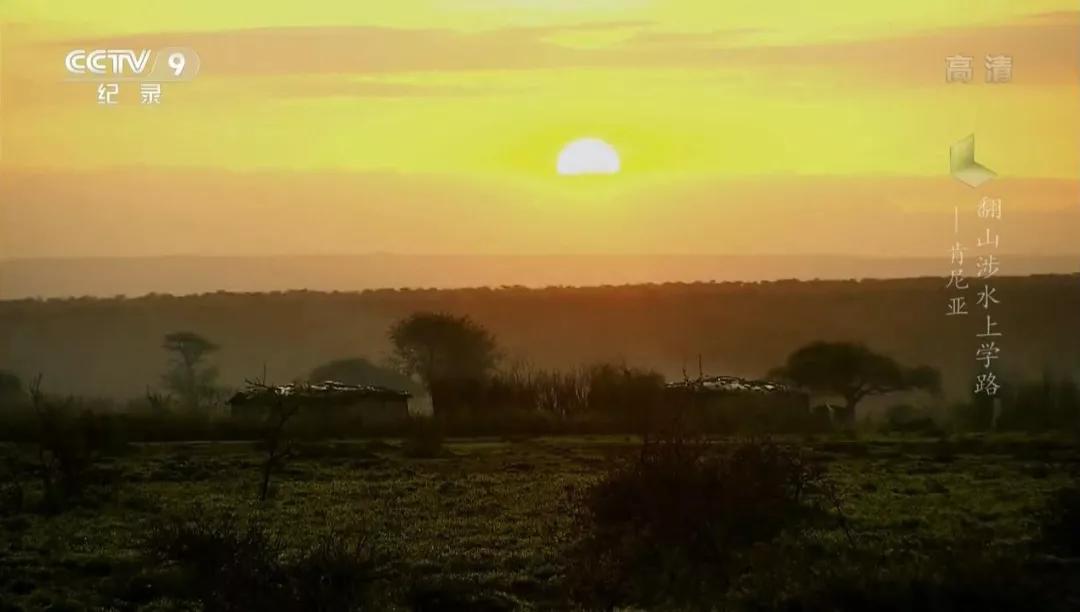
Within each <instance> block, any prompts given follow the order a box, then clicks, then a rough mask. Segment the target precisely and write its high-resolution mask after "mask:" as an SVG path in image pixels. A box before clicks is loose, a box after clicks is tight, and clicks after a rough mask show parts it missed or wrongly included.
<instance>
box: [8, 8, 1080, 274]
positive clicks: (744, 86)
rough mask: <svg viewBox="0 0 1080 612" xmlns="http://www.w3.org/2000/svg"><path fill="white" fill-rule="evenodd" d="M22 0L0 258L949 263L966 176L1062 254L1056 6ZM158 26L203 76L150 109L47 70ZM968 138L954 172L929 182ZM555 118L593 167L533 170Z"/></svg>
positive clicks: (968, 194) (1077, 80)
mask: <svg viewBox="0 0 1080 612" xmlns="http://www.w3.org/2000/svg"><path fill="white" fill-rule="evenodd" d="M47 4H48V7H47V9H46V7H45V3H41V2H34V1H30V0H14V1H12V0H7V1H6V2H4V3H2V4H0V11H3V12H2V13H0V19H2V20H3V22H2V23H3V25H2V26H0V54H2V56H0V139H2V140H0V173H2V175H0V258H22V257H42V256H49V257H52V256H100V255H133V256H140V255H161V254H219V255H220V254H270V253H273V254H299V253H364V252H373V251H390V252H401V253H509V254H518V253H543V254H550V253H690V254H694V253H780V254H784V253H851V254H860V255H883V256H906V255H923V256H925V255H936V254H941V255H942V256H943V257H947V254H948V247H949V244H950V241H951V240H952V216H953V207H954V206H961V207H963V209H964V210H973V208H974V205H975V202H977V200H978V198H979V197H980V196H982V195H995V196H1000V197H1003V198H1005V199H1006V203H1007V211H1008V216H1007V218H1006V223H1007V225H1006V226H1005V227H1004V228H1003V231H1002V241H1003V244H1002V249H1003V250H1004V251H1008V252H1016V253H1029V254H1064V253H1077V252H1080V248H1078V247H1077V246H1076V245H1077V237H1078V228H1080V64H1078V62H1080V12H1077V11H1076V10H1075V4H1074V3H1071V2H1059V1H1056V0H1055V1H1041V0H1040V1H1035V2H1025V3H1022V4H1021V3H1016V2H1005V1H985V2H944V3H943V2H940V1H931V0H917V1H910V2H904V3H899V2H897V3H889V4H890V6H886V5H885V4H882V3H866V2H854V1H849V0H831V1H827V2H819V3H813V5H812V7H811V6H810V4H809V3H804V2H797V1H791V2H787V3H760V2H754V3H752V2H692V1H689V0H670V1H667V2H660V1H652V2H650V1H647V0H631V1H623V2H615V1H614V0H578V1H575V2H570V1H568V0H551V1H546V2H545V1H541V0H462V1H459V2H451V1H449V0H402V1H400V2H392V3H383V4H385V6H372V5H371V3H356V2H345V1H341V2H309V3H289V5H290V6H289V7H288V8H283V7H264V8H263V9H262V10H260V11H258V12H253V11H250V10H241V9H239V8H236V7H232V6H227V7H226V6H221V5H222V4H223V3H220V2H208V1H203V0H197V1H191V2H185V3H179V4H180V5H179V6H178V5H177V4H178V3H171V4H170V5H169V6H168V7H167V8H158V9H153V8H148V5H147V4H146V3H142V2H134V1H130V0H121V1H117V2H110V3H109V4H108V8H102V6H101V5H94V4H93V3H84V2H75V1H66V0H64V1H55V2H49V3H47ZM765 5H768V6H765ZM785 5H786V8H785ZM173 46H183V47H189V48H192V49H194V50H196V51H197V52H198V53H199V55H200V56H201V59H202V67H201V72H200V74H199V75H198V76H197V77H196V78H195V79H194V80H193V81H191V82H186V83H166V84H165V85H164V86H163V100H162V104H161V105H160V106H157V107H145V106H142V105H139V104H138V103H137V100H136V98H137V94H136V93H134V90H130V91H129V90H128V89H125V90H124V92H123V93H122V94H121V95H122V96H124V95H126V96H127V97H126V98H122V100H121V102H122V103H121V104H120V105H119V106H115V107H103V106H100V105H98V104H97V103H96V96H95V89H96V86H95V85H94V84H93V83H73V82H65V78H66V76H67V75H66V74H65V72H64V61H63V60H64V56H65V55H66V53H67V52H68V51H69V50H70V49H73V48H87V49H92V48H99V47H100V48H129V47H130V48H150V49H160V48H164V47H173ZM988 53H994V54H1007V55H1010V56H1011V57H1012V58H1013V61H1014V74H1013V81H1012V82H1011V83H1003V84H993V83H986V82H984V79H983V69H982V61H983V57H984V56H985V55H986V54H988ZM955 54H965V55H970V56H974V57H975V72H974V74H975V78H974V80H973V81H972V82H970V83H946V81H945V58H946V57H947V56H950V55H955ZM126 86H127V85H126V84H125V87H126ZM131 87H132V88H134V87H135V85H131ZM971 133H975V134H976V142H977V154H978V158H979V162H980V163H983V164H985V165H987V166H989V167H990V168H992V169H994V170H995V171H997V172H998V173H999V178H998V179H996V180H994V181H991V182H990V183H988V184H986V185H984V186H982V187H980V188H978V189H971V188H968V187H966V186H964V185H962V184H960V183H957V182H956V181H953V180H951V179H950V178H949V177H948V155H947V151H948V146H949V144H950V143H952V142H954V141H956V140H957V139H960V138H962V137H964V136H966V135H968V134H971ZM582 137H597V138H602V139H603V140H605V141H606V142H608V143H610V144H611V145H612V146H613V147H614V148H615V149H616V150H617V151H618V155H619V157H620V164H621V170H620V172H619V173H618V174H614V175H606V176H592V177H567V176H560V175H558V174H557V173H556V171H555V162H556V157H557V155H558V154H559V151H560V150H561V149H562V147H563V146H564V145H566V144H567V143H568V142H570V141H573V140H575V139H578V138H582ZM970 218H971V220H972V226H974V215H973V213H972V214H971V215H970ZM975 229H976V228H974V227H971V228H970V230H971V231H972V232H974V230H975Z"/></svg>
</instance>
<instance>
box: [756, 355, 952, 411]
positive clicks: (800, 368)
mask: <svg viewBox="0 0 1080 612" xmlns="http://www.w3.org/2000/svg"><path fill="white" fill-rule="evenodd" d="M772 374H773V376H776V377H778V378H783V379H785V380H788V381H790V382H792V383H794V384H796V385H799V386H800V387H804V388H806V389H808V390H810V391H814V392H818V393H828V394H833V395H839V396H841V397H843V398H844V401H845V408H846V412H847V415H846V416H847V418H854V413H855V406H856V405H857V404H858V403H859V402H860V401H862V400H863V399H864V398H865V397H867V396H870V395H879V394H883V393H892V392H896V391H908V390H916V389H919V390H924V391H930V392H933V393H937V392H938V391H939V390H940V388H941V376H940V374H939V373H938V371H937V370H935V369H934V368H931V367H929V366H915V367H907V366H903V365H901V364H899V363H897V362H896V360H894V359H893V358H891V357H889V356H887V355H882V354H880V353H876V352H874V351H872V350H870V349H869V348H867V347H866V346H865V345H862V344H857V343H853V342H814V343H812V344H808V345H806V346H804V347H802V348H800V349H798V350H796V351H795V352H793V353H792V354H791V355H790V356H789V357H788V359H787V363H786V364H784V365H783V366H781V367H779V368H777V369H776V370H774V371H773V373H772Z"/></svg>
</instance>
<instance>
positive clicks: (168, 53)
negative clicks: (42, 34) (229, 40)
mask: <svg viewBox="0 0 1080 612" xmlns="http://www.w3.org/2000/svg"><path fill="white" fill-rule="evenodd" d="M151 60H153V61H152V62H151ZM199 65H200V61H199V54H198V53H196V52H195V50H194V49H191V48H188V47H165V48H164V49H158V50H157V51H151V50H150V49H92V50H87V49H73V50H72V51H70V52H69V53H68V54H67V55H66V56H65V57H64V67H65V68H66V69H67V72H68V74H69V75H70V77H71V78H73V79H76V80H90V81H98V80H117V79H139V80H148V81H190V80H191V79H193V78H195V76H196V75H197V74H199Z"/></svg>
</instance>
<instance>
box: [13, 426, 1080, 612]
mask: <svg viewBox="0 0 1080 612" xmlns="http://www.w3.org/2000/svg"><path fill="white" fill-rule="evenodd" d="M789 442H791V443H794V444H799V445H803V446H805V447H807V448H808V450H809V452H810V453H811V456H813V457H814V458H815V459H817V460H819V461H820V462H821V463H822V464H823V465H825V466H827V470H828V474H829V475H830V477H831V478H832V480H833V481H834V482H835V483H836V486H837V488H838V490H839V491H840V493H841V497H842V500H843V504H842V507H841V508H840V509H839V513H838V514H837V515H836V516H835V517H834V518H835V519H836V520H833V521H828V522H826V523H824V524H822V525H821V526H819V527H817V528H815V529H812V530H809V531H804V532H799V533H793V534H784V535H782V536H781V537H780V540H779V541H778V542H776V543H774V544H773V545H771V546H770V548H769V550H762V551H760V553H761V555H762V558H763V559H764V558H767V561H762V563H766V562H767V563H768V564H769V567H770V568H772V569H773V570H774V571H772V572H760V573H758V574H753V573H751V574H749V575H746V576H741V577H739V578H738V579H737V580H736V581H735V583H734V584H735V587H734V588H733V590H732V596H731V597H732V599H731V601H730V602H709V605H713V606H717V607H723V606H725V605H727V604H731V605H733V606H736V605H738V604H737V602H738V601H740V598H743V599H745V598H747V597H749V598H750V599H753V600H756V601H778V600H779V599H782V598H783V597H784V596H787V595H791V594H792V593H793V592H796V591H798V590H799V589H803V588H806V584H807V581H813V580H817V579H816V578H814V576H817V575H818V572H817V570H818V569H821V570H822V571H824V569H825V568H835V566H836V564H839V563H848V564H856V563H858V564H859V565H858V566H855V567H850V568H849V569H850V570H851V571H852V572H857V573H861V574H863V575H871V574H881V573H882V572H887V571H889V568H890V567H901V566H903V567H917V566H918V565H919V564H920V563H923V562H925V561H926V560H927V559H930V558H932V557H933V556H934V555H935V554H937V553H939V552H949V551H968V550H971V549H972V547H976V548H979V549H981V550H989V549H994V550H998V551H1004V552H1006V553H1007V552H1008V551H1009V550H1021V549H1026V548H1028V547H1030V546H1031V545H1032V543H1033V542H1038V541H1039V540H1040V538H1042V537H1043V536H1042V534H1041V532H1040V528H1041V525H1043V524H1044V522H1045V521H1044V516H1045V511H1046V507H1047V503H1048V501H1049V500H1050V499H1051V498H1052V497H1053V496H1054V495H1055V494H1056V493H1057V492H1058V491H1060V490H1062V489H1065V488H1066V487H1068V486H1070V485H1071V483H1073V482H1074V481H1073V480H1072V476H1071V474H1075V472H1076V469H1077V468H1078V467H1080V447H1078V446H1077V445H1075V444H1074V443H1073V442H1071V441H1069V440H1066V439H1057V438H1032V437H976V436H971V437H958V438H953V439H949V440H932V439H912V438H873V439H858V440H855V439H846V438H839V437H836V438H820V439H809V438H799V439H792V440H789ZM635 444H636V441H635V440H633V439H631V438H628V437H623V436H598V437H557V438H527V439H500V438H489V439H453V440H449V441H448V442H447V443H446V445H445V452H444V453H443V455H442V456H440V457H438V458H432V459H418V458H412V457H409V456H408V454H407V453H405V452H403V449H402V442H401V441H399V440H385V441H380V440H358V441H339V442H320V443H308V444H302V445H300V446H299V447H298V448H297V456H296V457H295V458H293V459H292V460H291V461H290V462H289V463H288V464H287V466H286V467H285V468H284V470H283V471H282V472H281V473H280V474H279V475H278V476H277V477H276V478H275V480H274V487H273V492H272V496H271V499H270V500H269V501H267V502H265V503H259V502H257V501H256V497H257V495H256V489H257V486H258V473H259V469H260V468H259V464H260V461H261V457H260V454H259V453H258V452H257V450H256V449H255V448H254V447H253V445H252V444H249V443H240V442H236V443H224V442H223V443H170V444H143V445H134V446H132V447H131V448H130V450H128V451H127V452H126V453H123V454H121V455H118V456H111V457H104V458H102V459H100V460H99V461H98V462H97V464H96V467H95V472H96V474H97V480H98V482H100V483H101V484H98V485H95V486H93V487H91V489H90V490H89V491H88V492H87V494H86V496H85V498H86V499H85V500H84V501H83V502H81V503H80V504H77V505H75V506H74V507H70V508H68V509H66V510H65V511H64V512H61V513H55V514H46V513H43V512H40V511H38V510H36V509H35V498H36V497H39V496H40V486H39V485H38V484H37V483H36V481H35V480H34V479H33V462H34V457H33V454H32V449H30V448H17V447H6V448H4V449H3V451H4V452H6V453H7V455H8V457H10V458H11V468H12V469H11V473H12V475H13V476H12V478H14V479H15V481H17V482H18V484H19V487H18V488H19V489H21V490H22V491H23V502H22V503H21V509H20V508H19V507H17V505H16V504H14V502H12V501H11V500H10V498H11V497H12V495H13V493H12V491H14V490H16V489H15V487H14V485H13V484H10V483H9V485H8V486H7V489H5V491H6V492H7V493H6V495H8V497H9V501H8V502H7V506H6V509H5V514H4V516H3V517H2V518H0V602H2V604H0V609H4V610H8V609H10V610H17V609H26V610H36V609H51V610H79V609H101V608H112V609H147V610H149V609H158V610H160V609H198V608H199V606H198V603H197V602H191V601H187V602H185V601H182V600H181V599H178V598H176V597H175V596H174V595H175V594H170V593H169V591H168V588H166V587H167V583H168V580H169V577H168V568H165V567H163V566H161V565H160V564H157V563H151V562H150V561H149V560H148V558H147V540H146V538H147V534H148V533H150V532H151V531H152V530H153V529H154V527H155V525H158V524H160V523H161V522H162V521H163V520H165V519H167V518H168V517H188V518H191V517H196V518H203V517H211V516H222V515H227V514H232V515H235V516H237V517H240V518H241V519H242V520H246V521H258V522H259V523H260V524H264V525H266V526H267V527H268V528H269V529H270V530H272V531H273V532H274V533H276V534H279V535H280V536H281V537H282V538H283V539H285V540H286V541H288V542H289V543H290V544H291V545H295V546H303V545H304V544H305V542H310V541H312V540H313V539H315V538H318V537H319V536H320V535H321V534H325V533H326V532H330V531H333V532H337V533H357V534H364V536H365V537H366V538H367V545H368V546H369V547H370V550H371V551H372V554H373V555H374V557H375V558H376V559H377V563H378V566H379V567H380V573H381V575H382V576H383V579H382V580H381V583H380V584H381V585H382V586H381V587H380V588H381V589H382V591H383V595H382V596H383V598H384V599H383V601H384V602H386V603H385V606H386V607H390V606H392V605H397V606H401V607H413V608H418V609H423V608H428V609H435V608H442V609H450V608H456V609H475V610H479V609H551V608H564V607H567V606H570V605H571V604H569V603H568V602H567V600H566V599H565V592H564V589H563V584H564V581H565V580H564V579H565V577H566V574H567V572H568V571H572V570H568V566H567V558H568V551H570V550H571V548H572V547H573V545H574V541H575V538H576V532H575V529H576V528H575V521H574V518H575V513H576V508H577V505H578V504H577V500H578V498H579V496H580V494H581V493H582V492H583V491H585V490H586V489H587V488H588V487H589V486H590V485H591V484H592V483H594V482H595V481H596V480H597V479H598V478H599V477H600V476H601V475H602V474H603V472H604V469H605V467H606V466H607V465H608V464H609V463H610V462H612V461H614V460H616V459H617V458H618V457H619V456H620V455H623V454H626V453H628V452H632V449H633V447H634V445H635ZM841 516H842V517H843V519H842V518H841ZM755 554H756V553H755ZM855 559H860V560H862V561H861V562H857V561H855ZM867 560H871V561H870V562H869V563H865V562H866V561H867ZM795 564H797V565H798V566H799V572H800V575H802V576H803V578H799V579H792V580H784V581H780V582H778V581H777V580H776V579H775V577H772V578H769V579H768V580H765V576H764V575H765V574H767V573H768V574H771V573H790V572H791V571H793V570H792V566H793V565H795ZM1001 579H1002V580H1010V579H1011V578H1010V577H1001ZM778 584H779V585H781V586H777V585H778ZM163 585H166V586H163ZM391 602H393V603H391ZM702 606H703V607H704V606H705V604H704V603H703V604H702ZM378 607H383V606H378Z"/></svg>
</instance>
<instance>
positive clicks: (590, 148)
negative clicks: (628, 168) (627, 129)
mask: <svg viewBox="0 0 1080 612" xmlns="http://www.w3.org/2000/svg"><path fill="white" fill-rule="evenodd" d="M555 169H556V171H557V172H558V173H559V174H560V175H562V176H580V175H583V174H618V172H619V169H620V162H619V153H618V152H617V151H616V150H615V147H613V146H611V145H609V144H608V143H606V142H604V141H603V140H600V139H599V138H579V139H577V140H574V141H572V142H570V143H568V144H567V145H566V146H565V147H563V149H562V151H560V152H559V160H558V162H556V164H555Z"/></svg>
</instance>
